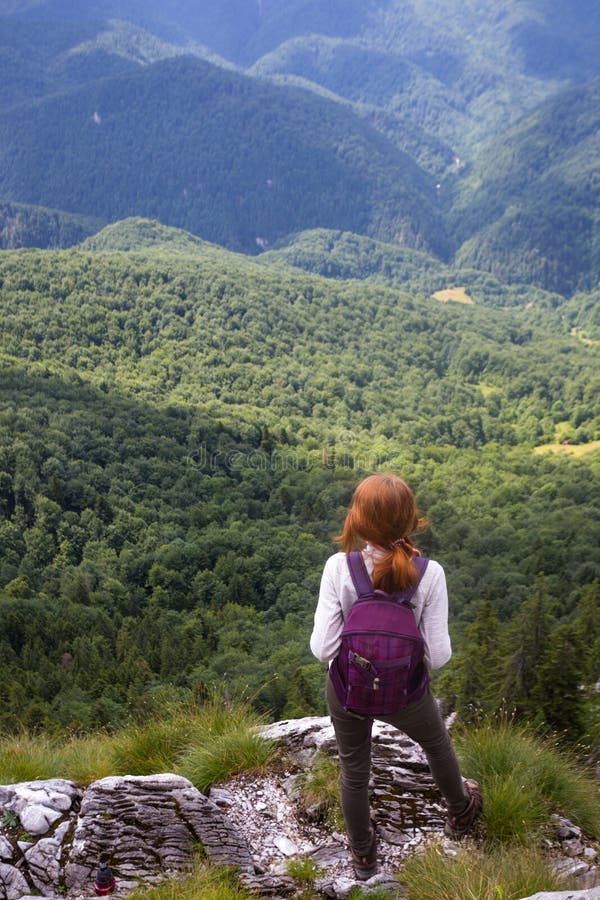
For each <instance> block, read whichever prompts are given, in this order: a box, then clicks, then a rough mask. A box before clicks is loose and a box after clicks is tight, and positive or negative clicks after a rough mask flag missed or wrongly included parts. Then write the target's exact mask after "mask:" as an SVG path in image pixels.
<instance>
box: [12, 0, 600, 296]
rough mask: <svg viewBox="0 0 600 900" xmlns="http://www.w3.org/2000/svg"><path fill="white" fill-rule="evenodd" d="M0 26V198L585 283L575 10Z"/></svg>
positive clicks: (22, 13)
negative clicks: (305, 236) (340, 239)
mask: <svg viewBox="0 0 600 900" xmlns="http://www.w3.org/2000/svg"><path fill="white" fill-rule="evenodd" d="M0 17H1V26H2V27H1V29H0V138H1V141H2V144H1V147H2V149H1V150H0V196H1V197H3V198H4V199H6V200H7V201H10V202H12V203H21V204H28V205H34V206H41V207H52V208H53V209H59V210H65V211H67V212H68V213H69V214H83V215H86V216H93V217H95V219H96V220H102V221H112V220H116V219H120V218H123V217H126V216H136V215H142V216H147V217H152V218H157V219H160V221H161V222H163V223H164V224H168V225H175V226H178V227H183V228H185V229H187V230H189V231H192V232H194V233H195V234H198V235H200V236H201V237H203V238H205V239H208V240H211V241H215V242H218V243H221V244H224V245H226V246H229V247H232V248H235V249H243V250H245V251H257V250H260V249H263V248H265V247H270V246H272V245H273V243H274V242H277V241H279V240H281V239H283V238H285V237H286V236H288V235H290V234H293V233H296V232H298V231H304V230H307V229H315V228H326V229H333V230H342V231H350V232H353V233H361V234H364V235H367V236H369V237H372V238H376V239H378V240H384V241H386V242H394V243H397V244H400V245H405V246H412V247H417V248H419V249H422V250H427V251H433V252H435V253H436V254H438V255H439V256H441V257H443V258H444V259H445V261H446V262H449V261H450V260H451V259H452V254H453V252H454V251H458V255H457V257H456V262H457V263H458V264H459V265H461V266H475V267H478V268H482V269H484V270H487V271H490V272H493V273H494V274H496V275H498V276H499V277H501V278H504V279H508V280H510V281H520V282H523V281H532V282H534V283H535V284H537V285H540V286H542V287H545V288H550V289H553V290H560V291H563V292H566V293H569V292H571V291H573V290H575V289H578V288H582V289H585V290H587V289H589V288H592V287H594V285H595V283H596V281H597V278H598V260H597V250H596V249H595V245H594V234H595V233H596V230H597V220H598V212H597V210H598V198H597V192H596V189H595V187H594V185H595V181H596V178H597V163H596V161H597V159H598V152H597V150H598V148H597V143H596V139H595V137H594V130H595V129H596V128H597V126H598V117H597V108H598V107H597V87H595V86H594V85H596V84H597V82H595V81H594V80H593V79H594V77H595V76H597V75H598V73H599V71H600V56H599V55H598V54H597V52H596V48H597V46H598V45H599V42H600V11H599V9H598V7H597V4H596V3H595V2H592V0H582V2H580V3H578V4H564V3H559V2H558V0H504V2H502V3H501V4H498V3H497V2H495V0H480V2H478V3H476V4H464V3H459V2H458V0H420V2H418V3H417V2H416V0H361V2H358V0H351V2H350V0H343V2H342V0H335V2H333V0H332V2H330V3H327V4H323V3H322V2H317V0H286V2H281V0H223V2H222V3H220V4H219V7H218V10H215V6H214V4H213V3H209V2H208V0H201V2H192V0H177V2H176V0H166V2H161V3H160V4H159V3H158V2H157V0H149V2H144V3H142V2H141V0H119V2H117V0H108V2H106V3H103V4H100V3H99V2H91V0H83V2H79V3H75V2H73V0H0ZM109 17H110V18H109ZM115 17H118V19H117V18H115ZM182 54H186V55H187V56H188V57H189V54H192V55H193V56H195V57H203V58H204V59H205V60H206V59H210V60H211V61H212V62H213V63H216V64H218V65H217V66H215V67H211V66H207V65H206V64H205V63H204V62H201V61H200V60H198V59H197V60H196V61H194V60H192V59H190V58H178V57H181V56H182ZM226 60H227V61H226ZM236 67H241V68H243V67H246V68H247V73H246V75H250V76H252V77H246V76H244V75H243V74H242V72H236V71H234V69H235V68H236ZM590 80H591V81H590ZM574 82H577V83H579V86H577V87H573V83H574ZM586 83H587V84H588V85H591V86H586ZM571 91H574V93H570V92H571ZM2 110H3V112H2ZM425 173H428V174H425ZM34 231H35V229H34ZM40 234H43V229H42V230H40Z"/></svg>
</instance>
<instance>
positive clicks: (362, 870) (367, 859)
mask: <svg viewBox="0 0 600 900" xmlns="http://www.w3.org/2000/svg"><path fill="white" fill-rule="evenodd" d="M372 832H373V838H372V840H371V847H370V848H369V852H368V853H367V854H366V855H364V856H361V855H360V854H359V853H357V852H356V850H354V849H353V848H352V847H350V850H351V852H352V865H353V866H354V874H355V875H356V877H357V879H358V880H359V881H366V880H367V878H372V877H373V875H375V873H376V872H377V835H376V834H375V829H374V828H373V829H372Z"/></svg>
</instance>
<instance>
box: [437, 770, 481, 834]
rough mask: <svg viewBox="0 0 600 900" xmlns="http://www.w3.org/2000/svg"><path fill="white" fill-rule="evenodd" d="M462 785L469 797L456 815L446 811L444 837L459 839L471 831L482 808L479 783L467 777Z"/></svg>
mask: <svg viewBox="0 0 600 900" xmlns="http://www.w3.org/2000/svg"><path fill="white" fill-rule="evenodd" d="M464 785H465V791H466V792H467V795H468V797H469V800H468V802H467V805H466V807H465V809H464V810H463V811H462V812H461V813H459V814H458V815H456V813H454V814H452V813H448V817H447V819H446V825H445V826H444V834H445V835H446V837H449V838H454V840H460V839H461V838H463V837H465V835H466V834H468V832H469V831H471V829H472V828H473V825H474V824H475V822H476V821H477V819H478V818H479V816H480V815H481V810H482V809H483V798H482V796H481V787H480V785H479V784H478V783H477V782H476V781H472V780H469V779H467V780H466V781H465V783H464Z"/></svg>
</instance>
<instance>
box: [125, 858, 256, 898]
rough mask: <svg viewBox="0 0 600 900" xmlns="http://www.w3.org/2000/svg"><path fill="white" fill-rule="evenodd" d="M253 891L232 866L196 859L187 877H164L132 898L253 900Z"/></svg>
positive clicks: (130, 896)
mask: <svg viewBox="0 0 600 900" xmlns="http://www.w3.org/2000/svg"><path fill="white" fill-rule="evenodd" d="M252 896H253V895H252V894H251V893H250V892H249V891H247V890H245V888H244V887H243V886H242V885H241V884H240V883H239V881H238V880H237V877H236V874H235V872H234V871H232V870H231V869H227V868H223V867H213V866H210V865H208V863H206V862H202V861H200V860H198V861H196V862H195V864H194V868H193V870H192V872H191V873H190V874H189V875H188V876H187V877H185V878H176V879H172V880H170V881H165V882H163V883H162V884H158V885H156V886H155V887H151V888H140V889H139V890H137V891H135V892H134V893H133V894H130V895H129V898H130V900H199V898H202V900H250V898H251V897H252Z"/></svg>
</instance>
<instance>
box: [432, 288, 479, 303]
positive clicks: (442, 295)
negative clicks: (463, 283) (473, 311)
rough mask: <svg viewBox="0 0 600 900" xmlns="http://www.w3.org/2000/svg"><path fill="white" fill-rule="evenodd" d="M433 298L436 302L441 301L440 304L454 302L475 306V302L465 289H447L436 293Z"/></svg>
mask: <svg viewBox="0 0 600 900" xmlns="http://www.w3.org/2000/svg"><path fill="white" fill-rule="evenodd" d="M431 296H432V297H433V299H434V300H439V301H440V303H449V302H454V303H467V304H469V305H470V306H472V305H473V300H472V298H471V297H469V295H468V294H467V292H466V290H465V288H464V287H455V288H446V289H445V290H443V291H435V293H433V294H432V295H431Z"/></svg>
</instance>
